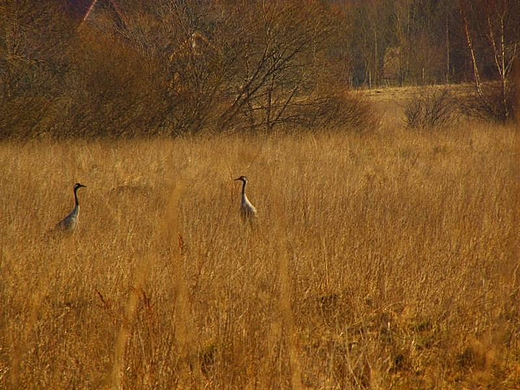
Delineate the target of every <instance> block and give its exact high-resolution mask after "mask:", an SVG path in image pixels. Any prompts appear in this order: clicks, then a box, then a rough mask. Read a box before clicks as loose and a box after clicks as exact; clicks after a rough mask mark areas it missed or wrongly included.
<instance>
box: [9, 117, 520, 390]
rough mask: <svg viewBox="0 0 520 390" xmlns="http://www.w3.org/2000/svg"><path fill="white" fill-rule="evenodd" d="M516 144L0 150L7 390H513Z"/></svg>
mask: <svg viewBox="0 0 520 390" xmlns="http://www.w3.org/2000/svg"><path fill="white" fill-rule="evenodd" d="M516 137H517V135H516V134H515V130H514V128H513V127H507V126H496V125H491V124H475V123H464V124H462V125H458V126H456V127H452V128H448V129H443V130H439V131H409V130H406V129H404V128H402V126H399V125H398V124H395V123H388V124H386V125H385V124H383V125H382V126H381V128H379V129H377V130H374V131H372V132H366V133H363V134H356V133H351V132H348V131H345V132H341V131H336V132H332V131H331V132H327V131H324V132H320V133H315V134H313V133H305V134H292V135H287V134H274V135H270V136H265V135H239V134H229V135H219V136H207V137H205V136H202V135H201V136H198V137H192V138H189V137H187V138H179V139H155V140H127V141H112V142H109V141H91V142H89V141H75V142H73V141H63V142H53V141H30V142H26V143H17V142H12V143H9V142H7V143H3V144H1V145H0V169H1V171H2V174H1V175H0V210H1V221H2V223H1V225H0V244H1V260H0V308H1V310H0V388H4V389H51V388H52V389H108V388H124V389H149V388H150V389H151V388H154V389H172V388H179V389H188V388H190V389H202V388H205V389H390V388H393V389H419V388H420V389H446V388H451V389H478V388H494V389H495V388H496V389H498V388H500V389H516V388H520V290H519V289H520V275H519V274H520V270H519V258H518V255H519V253H518V242H519V241H518V239H519V237H518V232H519V231H518V227H517V226H518V211H519V208H518V205H519V203H518V201H519V198H518V185H519V184H518V183H519V180H518V178H519V171H518V152H519V142H518V140H517V139H516ZM240 175H246V176H248V178H249V180H250V183H249V186H248V196H249V199H250V200H251V201H252V203H253V204H254V205H255V206H256V207H257V209H258V212H259V217H258V220H257V221H256V223H255V225H254V226H252V227H249V226H248V225H244V224H243V223H242V221H241V219H240V217H239V213H238V209H239V203H240V184H239V182H236V181H233V179H234V178H236V177H238V176H240ZM76 181H79V182H81V183H83V184H85V185H86V186H87V188H85V189H81V190H80V191H79V197H80V202H81V215H80V221H79V225H78V228H77V230H76V231H75V232H74V233H73V234H72V235H71V236H64V237H49V236H48V235H47V234H46V233H47V232H48V231H49V229H51V228H52V227H53V226H54V225H55V224H56V223H57V222H58V221H59V220H60V219H61V218H62V217H64V216H65V215H66V214H67V213H68V212H69V211H70V210H71V209H72V207H73V194H72V187H73V185H74V183H75V182H76Z"/></svg>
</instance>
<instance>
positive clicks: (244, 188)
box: [242, 180, 247, 197]
mask: <svg viewBox="0 0 520 390" xmlns="http://www.w3.org/2000/svg"><path fill="white" fill-rule="evenodd" d="M246 185H247V182H246V181H245V180H244V181H243V182H242V197H245V196H246Z"/></svg>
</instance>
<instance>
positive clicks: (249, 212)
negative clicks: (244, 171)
mask: <svg viewBox="0 0 520 390" xmlns="http://www.w3.org/2000/svg"><path fill="white" fill-rule="evenodd" d="M236 180H239V181H241V182H242V200H241V202H240V215H241V216H242V219H243V220H244V221H252V220H253V219H254V218H255V217H256V215H257V214H256V208H255V206H253V205H252V204H251V202H250V201H249V199H247V195H246V186H247V183H248V182H249V181H248V180H247V177H245V176H240V177H239V178H237V179H235V181H236Z"/></svg>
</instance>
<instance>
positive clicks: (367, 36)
mask: <svg viewBox="0 0 520 390" xmlns="http://www.w3.org/2000/svg"><path fill="white" fill-rule="evenodd" d="M98 3H99V4H98V5H96V7H95V9H94V11H93V12H92V14H91V15H90V17H89V18H88V20H86V21H85V22H81V21H80V20H78V18H77V17H74V16H73V15H72V14H71V13H70V12H68V10H67V7H66V6H64V4H70V1H68V0H55V1H49V2H33V1H30V0H17V1H12V0H0V139H7V138H13V137H17V138H31V137H47V136H51V137H55V138H64V137H106V136H110V137H133V136H153V135H157V134H167V135H180V134H193V133H198V132H201V131H212V132H221V131H229V130H232V131H267V132H271V131H275V130H278V129H317V128H324V127H339V126H341V127H342V128H349V129H353V130H356V131H359V130H364V129H366V128H369V127H370V126H372V125H373V124H374V120H373V116H372V114H371V113H372V111H373V110H371V108H370V107H369V105H368V103H367V102H366V101H365V100H364V99H362V98H361V95H360V94H356V93H354V92H353V90H354V89H355V88H357V87H360V86H361V87H362V86H368V87H379V86H385V85H417V84H419V85H426V84H432V83H452V82H473V83H474V84H475V95H474V96H473V97H472V98H471V99H469V100H468V101H467V102H466V103H465V107H466V112H468V113H470V114H472V115H477V116H479V117H485V118H486V119H492V120H495V121H500V122H507V121H509V120H511V119H513V118H514V117H515V115H516V113H515V111H517V107H518V98H517V97H515V96H516V95H517V94H518V92H517V91H518V81H517V82H516V86H515V84H514V83H513V81H512V77H511V75H512V74H513V73H514V69H513V68H514V66H513V65H514V58H515V57H517V56H518V48H519V47H520V43H519V41H518V39H519V38H518V37H519V36H520V19H519V15H520V3H518V2H508V1H506V0H501V1H489V0H479V1H477V2H466V1H462V0H460V1H458V2H452V1H448V0H440V1H438V2H433V3H432V2H429V1H426V0H414V1H409V0H406V1H405V0H399V1H378V2H356V1H350V0H334V1H333V0H328V1H320V0H306V1H304V2H302V1H296V0H284V1H281V0H276V1H269V2H266V1H260V0H250V1H245V0H239V1H232V0H218V1H217V0H215V1H200V0H184V1H171V0H154V1H149V2H139V1H135V0H125V1H123V0H118V1H117V2H116V3H117V4H118V6H119V8H120V9H118V10H114V9H111V7H109V6H108V7H107V6H105V7H103V4H105V5H107V4H108V5H110V4H112V3H111V2H110V1H105V2H98ZM487 80H494V81H495V84H486V83H485V81H487ZM489 86H492V87H489Z"/></svg>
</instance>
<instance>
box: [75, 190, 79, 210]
mask: <svg viewBox="0 0 520 390" xmlns="http://www.w3.org/2000/svg"><path fill="white" fill-rule="evenodd" d="M78 189H79V188H74V202H75V204H76V206H79V199H78Z"/></svg>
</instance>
